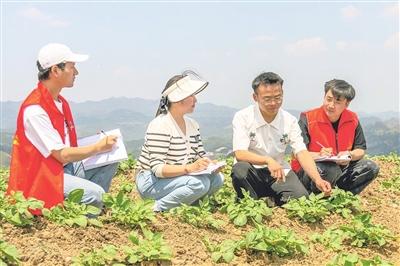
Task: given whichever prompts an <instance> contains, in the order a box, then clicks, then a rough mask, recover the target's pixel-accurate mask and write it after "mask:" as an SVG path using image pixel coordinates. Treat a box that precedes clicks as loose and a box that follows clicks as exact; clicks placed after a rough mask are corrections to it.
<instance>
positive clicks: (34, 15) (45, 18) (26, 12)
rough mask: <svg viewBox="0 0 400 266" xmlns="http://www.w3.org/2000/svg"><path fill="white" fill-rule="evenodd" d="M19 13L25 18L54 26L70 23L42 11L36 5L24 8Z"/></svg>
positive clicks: (64, 25)
mask: <svg viewBox="0 0 400 266" xmlns="http://www.w3.org/2000/svg"><path fill="white" fill-rule="evenodd" d="M19 14H20V16H22V17H24V18H27V19H30V20H34V21H39V22H42V23H45V24H47V25H49V26H51V27H54V28H65V27H68V26H69V25H70V23H69V22H68V21H65V20H60V19H55V18H53V17H52V16H50V15H47V14H45V13H43V12H42V11H40V10H39V9H38V8H35V7H30V8H26V9H23V10H21V11H20V12H19Z"/></svg>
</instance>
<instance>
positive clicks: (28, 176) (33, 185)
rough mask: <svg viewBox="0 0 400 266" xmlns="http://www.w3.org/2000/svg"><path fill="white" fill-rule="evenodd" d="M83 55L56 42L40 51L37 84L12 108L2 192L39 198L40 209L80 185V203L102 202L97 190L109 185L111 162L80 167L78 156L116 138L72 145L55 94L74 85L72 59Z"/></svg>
mask: <svg viewBox="0 0 400 266" xmlns="http://www.w3.org/2000/svg"><path fill="white" fill-rule="evenodd" d="M87 58H88V56H87V55H81V54H75V53H73V52H72V51H71V50H70V49H69V48H68V47H67V46H65V45H62V44H57V43H51V44H48V45H46V46H44V47H43V48H42V49H41V50H40V52H39V55H38V60H37V67H38V69H39V74H38V77H39V83H38V85H37V87H36V88H35V89H34V90H33V91H32V92H31V93H30V94H29V96H28V97H27V98H26V99H25V100H24V101H23V103H22V105H21V107H20V109H19V113H18V118H17V130H16V133H15V136H14V139H13V146H12V154H11V165H10V178H9V183H8V188H7V193H11V192H13V191H22V192H23V194H24V196H25V197H34V198H36V199H38V200H42V201H43V202H44V207H45V208H51V207H53V206H55V205H57V204H59V203H62V202H63V200H64V198H65V197H66V196H68V194H69V193H70V192H71V191H72V190H75V189H83V190H84V195H83V197H82V203H85V204H91V205H94V206H96V207H99V208H101V207H102V195H103V193H104V192H105V191H108V189H109V187H110V183H111V179H112V177H113V176H114V174H115V172H116V170H117V164H111V165H107V166H104V167H99V168H95V169H92V170H89V171H85V170H84V169H83V165H82V162H81V160H83V159H86V158H88V157H90V156H92V155H95V154H97V153H101V152H105V151H109V150H111V149H112V147H113V145H114V143H115V142H116V137H115V136H108V137H104V138H103V139H101V140H100V141H99V142H97V143H95V144H93V145H89V146H84V147H77V137H76V131H75V126H74V120H73V117H72V113H71V110H70V108H69V104H68V102H67V101H66V100H65V99H64V98H63V97H62V96H61V95H60V92H61V90H62V89H63V88H65V87H72V86H73V84H74V80H75V77H76V76H77V75H78V70H77V69H76V66H75V63H76V62H81V61H85V60H86V59H87ZM35 214H40V212H35Z"/></svg>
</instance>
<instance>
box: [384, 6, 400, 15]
mask: <svg viewBox="0 0 400 266" xmlns="http://www.w3.org/2000/svg"><path fill="white" fill-rule="evenodd" d="M399 9H400V4H399V3H396V4H393V5H390V6H386V7H385V8H384V9H383V15H384V16H385V17H398V16H399Z"/></svg>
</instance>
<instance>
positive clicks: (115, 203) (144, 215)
mask: <svg viewBox="0 0 400 266" xmlns="http://www.w3.org/2000/svg"><path fill="white" fill-rule="evenodd" d="M103 202H104V205H105V206H106V207H107V208H108V209H109V210H108V212H107V213H106V217H105V219H107V220H110V221H116V222H118V223H120V224H126V225H129V226H133V227H136V226H140V227H141V228H144V227H146V226H147V223H148V222H151V221H153V220H154V219H155V214H154V211H153V208H152V207H153V205H154V201H153V200H144V201H143V200H137V201H135V202H134V201H132V200H131V199H130V198H128V197H127V196H126V195H125V194H124V192H123V191H120V192H119V193H118V195H117V196H116V197H114V196H113V195H111V194H108V193H106V194H104V195H103Z"/></svg>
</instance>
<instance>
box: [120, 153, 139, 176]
mask: <svg viewBox="0 0 400 266" xmlns="http://www.w3.org/2000/svg"><path fill="white" fill-rule="evenodd" d="M135 166H136V160H135V158H133V155H132V154H129V155H128V159H126V160H125V161H122V162H120V163H119V165H118V170H117V174H126V173H127V172H128V171H130V170H133V169H135Z"/></svg>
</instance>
